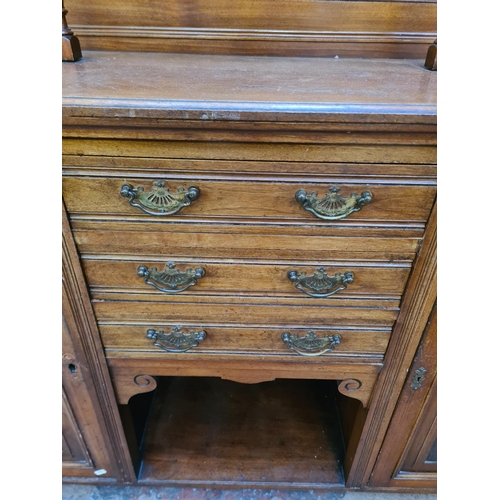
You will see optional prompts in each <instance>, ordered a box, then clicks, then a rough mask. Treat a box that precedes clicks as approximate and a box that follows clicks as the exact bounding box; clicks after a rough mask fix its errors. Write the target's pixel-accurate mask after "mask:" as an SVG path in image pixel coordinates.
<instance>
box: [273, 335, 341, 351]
mask: <svg viewBox="0 0 500 500" xmlns="http://www.w3.org/2000/svg"><path fill="white" fill-rule="evenodd" d="M281 338H282V339H283V342H284V343H285V344H286V345H287V346H288V347H289V348H290V349H292V350H293V351H295V352H296V353H297V354H300V355H301V356H319V355H320V354H324V353H325V352H327V351H332V350H333V349H335V346H336V345H340V335H339V334H338V333H336V334H335V335H325V336H324V337H323V338H320V337H317V336H316V333H315V332H313V331H312V330H311V331H309V332H307V334H306V335H305V336H304V337H300V338H299V336H298V335H297V334H296V333H288V332H285V333H283V334H282V335H281Z"/></svg>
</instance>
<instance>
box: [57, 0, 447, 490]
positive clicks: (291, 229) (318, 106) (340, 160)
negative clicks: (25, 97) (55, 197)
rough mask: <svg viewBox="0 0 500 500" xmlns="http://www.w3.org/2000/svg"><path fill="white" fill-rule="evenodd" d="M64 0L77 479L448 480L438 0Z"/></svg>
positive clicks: (392, 483) (336, 483) (430, 485)
mask: <svg viewBox="0 0 500 500" xmlns="http://www.w3.org/2000/svg"><path fill="white" fill-rule="evenodd" d="M65 3H66V7H67V8H68V10H69V14H68V22H69V24H70V26H71V28H72V29H73V31H74V33H75V34H76V35H77V36H78V37H79V39H80V42H81V45H82V52H83V58H82V59H81V60H79V61H78V62H75V63H64V64H63V478H64V480H65V481H69V482H78V481H83V482H95V483H103V484H114V483H118V484H163V485H189V486H232V487H234V486H240V487H265V488H298V489H343V488H360V489H366V490H369V489H371V490H377V489H379V490H381V489H391V490H403V491H435V490H436V422H435V420H436V382H435V380H436V355H435V350H436V349H435V345H436V314H437V312H436V307H437V306H436V73H435V72H432V71H428V70H426V69H425V68H424V60H425V54H426V49H427V47H428V45H429V44H430V43H432V42H433V41H434V39H435V33H434V32H432V30H433V29H435V4H433V3H432V2H423V3H411V2H410V3H405V4H404V5H403V3H402V2H382V3H377V4H376V5H375V4H374V3H373V2H336V1H334V2H327V3H325V2H316V1H315V0H311V1H308V2H305V1H297V2H291V3H288V4H287V5H288V7H289V9H290V11H289V12H288V11H287V12H288V14H287V15H285V14H283V15H280V16H275V18H274V20H275V21H276V18H277V17H279V24H275V25H274V27H275V29H274V30H273V29H272V26H273V25H272V22H271V21H270V20H269V19H267V18H266V13H268V7H269V5H268V3H269V2H267V0H262V1H261V2H260V3H259V5H260V7H259V8H257V6H256V5H254V6H253V10H251V11H250V10H248V3H247V2H239V3H238V2H237V3H238V5H239V4H241V6H242V8H241V9H240V10H239V11H238V12H239V13H240V15H239V16H238V17H235V16H234V14H229V12H232V11H231V10H230V9H229V4H227V2H224V1H223V0H217V1H214V2H212V7H213V9H208V10H204V9H203V7H200V6H199V5H198V3H196V2H189V1H188V2H170V4H169V8H168V9H167V10H165V11H161V12H159V11H155V12H154V13H153V12H151V10H148V9H144V8H143V7H141V5H142V4H140V2H132V3H131V7H130V9H128V10H127V9H121V8H120V5H121V0H116V1H114V2H110V3H106V4H104V3H102V2H99V1H97V0H93V1H91V2H86V3H85V4H81V3H78V2H76V1H73V0H70V1H67V2H65ZM181 3H182V5H181ZM232 3H233V4H234V2H232ZM195 4H196V5H195ZM320 4H321V5H320ZM388 4H391V5H388ZM181 7H182V8H181ZM320 7H321V8H320ZM134 9H135V10H134ZM141 9H142V10H141ZM228 9H229V10H228ZM324 9H327V10H328V12H329V13H331V14H332V16H333V17H328V16H326V15H324V16H322V15H320V14H322V13H323V14H325V10H324ZM330 11H331V12H330ZM370 12H371V13H372V14H371V15H372V21H373V23H374V25H376V26H378V27H379V30H378V34H376V33H375V32H373V31H371V32H368V30H369V29H370V28H369V25H368V24H367V22H366V16H367V14H368V13H370ZM417 12H418V13H420V15H419V16H416V15H415V13H417ZM394 13H397V15H395V14H394ZM132 14H133V18H134V19H132V18H130V16H131V15H132ZM153 14H154V15H153ZM299 14H301V15H299ZM127 16H128V17H127ZM332 19H334V20H335V19H336V20H338V22H339V23H340V25H339V24H335V22H333V21H332ZM132 21H134V22H132ZM349 23H351V24H352V26H351V25H350V24H349ZM398 23H399V24H398ZM186 26H189V27H190V28H189V29H188V28H186ZM259 27H260V29H257V28H259ZM314 27H316V29H313V28H314ZM433 27H434V28H433ZM341 28H345V29H344V31H343V32H342V33H343V34H342V33H341V32H340V31H339V30H340V29H341ZM348 28H349V29H348ZM371 29H372V30H373V27H372V28H371ZM95 49H100V50H95ZM103 49H104V50H103ZM151 50H154V51H156V52H150V51H151ZM332 51H333V52H335V54H336V55H337V57H324V58H320V57H309V56H310V55H315V56H318V55H333V52H332ZM173 52H177V53H173ZM339 54H340V57H338V55H339ZM262 55H265V56H264V57H262ZM359 55H362V56H363V58H353V56H359ZM402 57H405V58H406V59H402Z"/></svg>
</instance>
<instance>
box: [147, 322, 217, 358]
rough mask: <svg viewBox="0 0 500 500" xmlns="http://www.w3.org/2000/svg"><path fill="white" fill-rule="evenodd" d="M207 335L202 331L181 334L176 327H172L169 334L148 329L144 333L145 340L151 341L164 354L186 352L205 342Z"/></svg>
mask: <svg viewBox="0 0 500 500" xmlns="http://www.w3.org/2000/svg"><path fill="white" fill-rule="evenodd" d="M206 337H207V333H206V332H205V331H203V330H199V331H197V332H196V331H193V330H191V331H189V333H183V332H182V331H181V329H180V328H179V327H178V326H174V327H173V328H172V331H171V332H170V333H165V332H164V331H163V330H159V331H156V330H154V329H152V328H150V329H149V330H148V331H147V332H146V338H147V339H150V340H153V345H154V346H156V347H159V348H161V349H163V350H164V351H166V352H174V353H180V352H186V351H188V350H189V349H191V348H193V347H197V346H198V344H199V343H200V342H201V341H203V340H205V338H206Z"/></svg>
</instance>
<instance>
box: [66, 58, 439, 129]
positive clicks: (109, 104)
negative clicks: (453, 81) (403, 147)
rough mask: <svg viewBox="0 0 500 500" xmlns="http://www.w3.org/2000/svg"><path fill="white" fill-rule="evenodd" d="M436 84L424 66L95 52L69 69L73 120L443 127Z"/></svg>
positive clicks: (396, 62) (406, 62)
mask: <svg viewBox="0 0 500 500" xmlns="http://www.w3.org/2000/svg"><path fill="white" fill-rule="evenodd" d="M436 82H437V75H436V73H435V72H431V71H428V70H426V69H425V68H424V67H423V61H421V60H396V59H392V60H384V59H343V58H305V57H262V56H233V55H230V56H227V55H198V54H168V53H138V52H128V53H127V52H106V51H88V52H86V53H85V54H84V58H83V59H82V60H81V61H79V62H77V63H72V64H68V63H65V64H63V92H62V94H63V118H64V117H68V116H72V117H76V116H94V117H98V116H99V117H110V118H111V117H115V118H116V117H119V116H123V117H134V118H138V117H147V118H176V119H179V118H180V119H196V120H211V119H218V120H221V119H222V120H230V121H239V120H245V119H252V118H258V119H259V120H264V121H279V120H285V121H286V120H287V119H289V118H293V119H294V120H300V121H343V120H345V119H346V118H347V117H350V118H353V119H354V121H358V120H359V121H364V122H366V121H367V120H368V121H369V120H370V119H374V118H376V119H377V121H378V120H382V121H384V122H385V121H390V122H399V121H403V122H408V121H411V122H413V123H427V124H435V123H436V111H437V108H436ZM287 116H288V117H289V118H287Z"/></svg>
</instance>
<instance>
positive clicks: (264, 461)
mask: <svg viewBox="0 0 500 500" xmlns="http://www.w3.org/2000/svg"><path fill="white" fill-rule="evenodd" d="M159 382H160V383H159V387H158V390H157V391H158V393H157V396H156V399H155V403H154V408H153V411H152V413H151V417H150V421H149V424H148V428H147V431H146V437H145V443H144V461H143V466H142V470H141V474H140V482H148V483H158V482H159V483H170V484H190V485H210V484H212V485H215V484H220V485H235V486H256V487H257V486H269V487H272V486H287V487H295V488H311V487H314V488H322V487H323V488H325V487H327V488H331V487H343V486H344V475H343V470H342V465H341V463H342V459H343V455H344V445H343V439H342V433H341V429H340V425H339V421H338V416H337V408H336V402H335V391H336V387H335V382H334V381H315V380H276V381H274V382H265V383H261V384H254V385H245V384H238V383H236V382H230V381H226V380H221V379H217V378H195V377H175V378H170V379H160V381H159Z"/></svg>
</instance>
